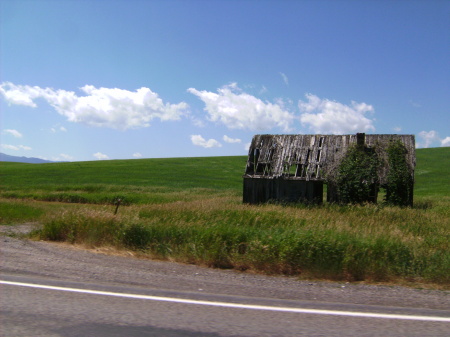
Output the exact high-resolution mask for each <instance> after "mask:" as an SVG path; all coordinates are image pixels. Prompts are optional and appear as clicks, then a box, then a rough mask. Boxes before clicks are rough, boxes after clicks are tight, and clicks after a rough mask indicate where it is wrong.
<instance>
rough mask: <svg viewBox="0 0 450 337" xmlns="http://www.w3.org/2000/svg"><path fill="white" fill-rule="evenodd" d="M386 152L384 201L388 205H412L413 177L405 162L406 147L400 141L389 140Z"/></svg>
mask: <svg viewBox="0 0 450 337" xmlns="http://www.w3.org/2000/svg"><path fill="white" fill-rule="evenodd" d="M386 152H387V154H388V173H387V183H386V184H385V185H384V186H383V187H384V188H385V189H386V196H385V202H386V203H387V204H389V205H396V206H412V199H413V187H414V178H413V175H412V173H411V170H410V168H409V166H408V163H407V162H406V153H407V151H406V148H405V146H404V145H403V143H402V142H400V141H398V140H397V141H391V142H390V144H389V146H388V147H387V150H386Z"/></svg>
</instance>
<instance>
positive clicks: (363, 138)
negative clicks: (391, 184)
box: [243, 133, 415, 204]
mask: <svg viewBox="0 0 450 337" xmlns="http://www.w3.org/2000/svg"><path fill="white" fill-rule="evenodd" d="M393 140H398V141H400V142H401V143H402V144H403V145H404V148H405V149H406V151H405V152H406V153H405V159H406V163H407V165H408V167H409V170H410V173H411V174H412V177H413V176H414V167H415V139H414V136H413V135H377V134H374V135H366V134H364V133H359V134H356V135H255V136H254V137H253V139H252V143H251V145H250V148H249V153H248V160H247V166H246V169H245V174H244V176H243V178H244V188H243V201H244V202H245V203H250V204H257V203H264V202H267V201H280V202H308V203H322V200H323V190H324V189H323V186H324V183H327V179H326V177H327V176H329V175H330V174H331V172H333V170H335V169H336V167H337V166H338V165H339V164H340V162H341V161H342V159H343V158H344V157H345V154H346V153H347V150H348V149H349V146H350V145H352V144H355V145H358V146H360V147H362V148H364V149H366V151H367V150H368V151H370V150H371V149H374V148H375V147H376V150H377V151H378V153H379V156H380V157H382V158H385V157H386V156H387V154H386V148H387V146H388V145H389V144H390V142H392V141H393ZM384 162H386V163H387V160H384ZM388 170H389V167H388V165H387V164H385V165H384V166H382V167H380V169H379V172H378V181H377V182H376V183H374V187H373V194H374V195H372V196H368V201H376V200H377V193H378V187H379V186H380V185H383V184H385V183H386V179H387V172H388ZM411 181H413V179H412V180H411ZM411 190H412V188H411ZM327 191H328V192H327V201H329V202H336V201H339V196H338V195H337V193H336V190H335V187H334V186H332V185H331V184H328V189H327ZM410 199H411V200H410V203H411V204H412V194H411V196H410Z"/></svg>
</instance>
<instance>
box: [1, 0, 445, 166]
mask: <svg viewBox="0 0 450 337" xmlns="http://www.w3.org/2000/svg"><path fill="white" fill-rule="evenodd" d="M449 60H450V1H445V0H443V1H437V0H428V1H425V0H423V1H402V0H399V1H384V0H380V1H375V0H373V1H356V0H352V1H350V0H348V1H346V0H329V1H321V0H319V1H312V0H304V1H301V0H299V1H294V0H290V1H288V0H278V1H275V0H273V1H269V0H254V1H252V0H243V1H237V0H228V1H223V0H222V1H221V0H216V1H207V0H183V1H181V0H180V1H175V0H167V1H162V0H161V1H157V0H155V1H150V0H149V1H145V0H126V1H125V0H123V1H122V0H89V1H88V0H77V1H75V0H58V1H56V0H52V1H46V0H28V1H27V0H0V113H1V115H0V146H1V147H0V152H3V153H6V154H9V155H15V156H26V157H38V158H42V159H47V160H55V161H89V160H105V159H133V158H167V157H203V156H235V155H247V152H248V146H249V143H250V142H251V139H252V137H253V135H255V134H354V133H357V132H365V133H369V134H374V133H377V134H413V135H415V137H416V147H417V148H426V147H440V146H450V62H449Z"/></svg>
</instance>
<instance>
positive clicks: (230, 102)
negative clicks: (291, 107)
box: [188, 83, 294, 131]
mask: <svg viewBox="0 0 450 337" xmlns="http://www.w3.org/2000/svg"><path fill="white" fill-rule="evenodd" d="M188 92H190V93H191V94H194V95H196V96H197V97H199V98H200V99H201V100H202V101H203V102H204V103H205V111H206V112H207V113H208V118H209V120H210V121H212V122H219V123H222V124H224V125H225V126H227V127H228V128H230V129H246V130H259V131H262V130H270V129H272V128H274V127H279V128H281V129H283V130H284V131H288V130H289V129H290V125H291V123H292V122H293V119H294V118H293V115H292V114H291V113H290V112H288V111H286V110H284V108H283V103H282V102H281V101H280V102H277V103H276V104H273V103H270V102H263V101H262V100H260V99H259V98H256V97H254V96H252V95H249V94H247V93H245V92H242V90H241V89H240V88H239V87H238V86H237V84H236V83H232V84H230V85H226V86H224V87H222V88H220V89H218V90H217V93H214V92H210V91H206V90H202V91H199V90H197V89H194V88H189V89H188Z"/></svg>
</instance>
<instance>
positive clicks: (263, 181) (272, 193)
mask: <svg viewBox="0 0 450 337" xmlns="http://www.w3.org/2000/svg"><path fill="white" fill-rule="evenodd" d="M322 200H323V182H322V181H306V180H285V179H269V178H256V179H255V178H245V177H244V191H243V202H244V203H249V204H260V203H265V202H268V201H278V202H307V203H315V204H321V203H322Z"/></svg>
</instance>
